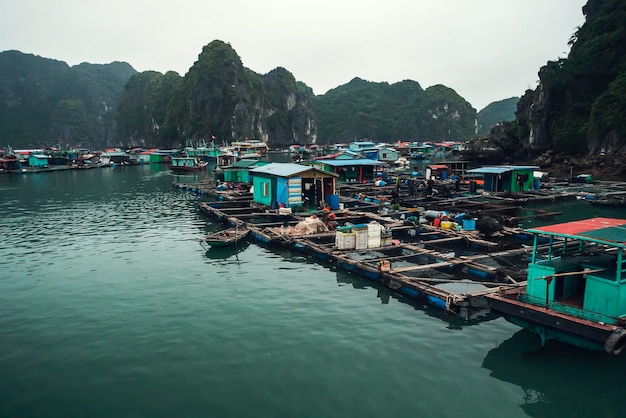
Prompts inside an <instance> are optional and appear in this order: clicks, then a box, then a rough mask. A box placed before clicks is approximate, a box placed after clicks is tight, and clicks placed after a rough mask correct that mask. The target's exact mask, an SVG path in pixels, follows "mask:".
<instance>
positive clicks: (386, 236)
mask: <svg viewBox="0 0 626 418" xmlns="http://www.w3.org/2000/svg"><path fill="white" fill-rule="evenodd" d="M392 244H393V241H392V238H391V231H389V232H382V233H381V234H380V246H381V247H388V246H390V245H392Z"/></svg>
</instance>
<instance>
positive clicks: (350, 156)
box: [313, 150, 363, 160]
mask: <svg viewBox="0 0 626 418" xmlns="http://www.w3.org/2000/svg"><path fill="white" fill-rule="evenodd" d="M359 158H363V156H362V155H361V154H359V153H357V152H353V151H348V150H341V151H339V152H335V153H333V154H328V155H323V156H321V157H314V158H313V160H356V159H359Z"/></svg>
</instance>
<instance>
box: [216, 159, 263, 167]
mask: <svg viewBox="0 0 626 418" xmlns="http://www.w3.org/2000/svg"><path fill="white" fill-rule="evenodd" d="M255 164H259V161H258V160H239V161H236V162H234V163H232V164H231V165H229V166H228V167H224V168H248V167H251V166H253V165H255Z"/></svg>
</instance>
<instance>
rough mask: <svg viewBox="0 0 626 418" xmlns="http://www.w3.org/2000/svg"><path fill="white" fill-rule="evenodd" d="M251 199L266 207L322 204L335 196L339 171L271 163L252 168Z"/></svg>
mask: <svg viewBox="0 0 626 418" xmlns="http://www.w3.org/2000/svg"><path fill="white" fill-rule="evenodd" d="M250 175H251V176H252V187H253V193H252V199H253V201H254V202H255V203H259V204H262V205H266V206H275V205H276V204H282V205H284V206H285V207H294V206H304V207H307V208H312V207H319V206H321V204H322V202H325V201H327V197H328V196H331V195H335V189H336V177H337V175H336V174H333V173H329V172H326V171H323V170H320V169H317V168H315V167H310V166H305V165H300V164H291V163H271V164H267V165H264V166H262V167H257V168H254V169H252V170H250Z"/></svg>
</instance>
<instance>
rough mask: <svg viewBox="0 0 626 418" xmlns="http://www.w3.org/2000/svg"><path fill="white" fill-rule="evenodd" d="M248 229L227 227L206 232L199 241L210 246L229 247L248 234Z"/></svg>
mask: <svg viewBox="0 0 626 418" xmlns="http://www.w3.org/2000/svg"><path fill="white" fill-rule="evenodd" d="M249 232H250V231H249V230H248V229H245V228H244V229H240V228H237V229H234V228H233V229H227V230H224V231H220V232H216V233H213V234H208V235H207V236H206V237H205V238H204V239H203V240H202V241H201V242H200V243H201V244H207V245H209V246H211V247H230V246H234V245H235V244H237V242H239V241H240V240H241V239H243V238H245V237H246V236H248V233H249Z"/></svg>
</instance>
